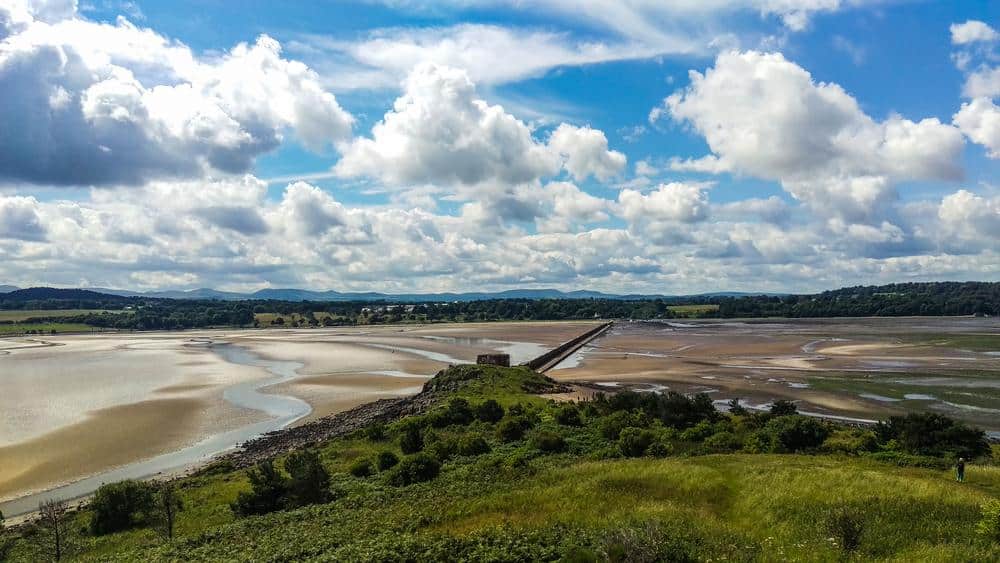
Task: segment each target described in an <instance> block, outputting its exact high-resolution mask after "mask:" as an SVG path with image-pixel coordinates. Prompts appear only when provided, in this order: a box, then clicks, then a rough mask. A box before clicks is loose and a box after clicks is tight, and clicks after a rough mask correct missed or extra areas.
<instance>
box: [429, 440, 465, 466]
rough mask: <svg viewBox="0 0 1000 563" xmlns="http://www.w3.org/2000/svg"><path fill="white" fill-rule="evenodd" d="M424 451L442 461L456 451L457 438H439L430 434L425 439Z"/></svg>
mask: <svg viewBox="0 0 1000 563" xmlns="http://www.w3.org/2000/svg"><path fill="white" fill-rule="evenodd" d="M424 451H425V452H427V453H428V454H430V455H432V456H434V457H435V458H437V460H438V461H440V462H441V463H444V462H446V461H448V460H449V459H451V458H452V457H454V456H455V454H456V453H458V440H456V439H455V438H449V437H446V438H441V437H439V436H437V435H436V434H431V435H430V436H428V438H427V440H426V445H425V446H424Z"/></svg>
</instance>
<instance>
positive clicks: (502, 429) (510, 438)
mask: <svg viewBox="0 0 1000 563" xmlns="http://www.w3.org/2000/svg"><path fill="white" fill-rule="evenodd" d="M528 428H531V422H530V421H528V419H527V418H526V417H523V416H509V415H508V416H507V417H505V418H504V419H503V420H502V421H500V425H499V426H497V436H498V437H499V438H500V440H501V441H503V442H516V441H518V440H520V439H521V438H524V433H525V432H526V431H527V430H528Z"/></svg>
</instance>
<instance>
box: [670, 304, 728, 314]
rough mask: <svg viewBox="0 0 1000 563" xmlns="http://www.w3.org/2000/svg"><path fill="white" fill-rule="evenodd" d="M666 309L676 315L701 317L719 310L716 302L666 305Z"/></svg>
mask: <svg viewBox="0 0 1000 563" xmlns="http://www.w3.org/2000/svg"><path fill="white" fill-rule="evenodd" d="M667 310H668V311H670V312H672V313H674V314H675V315H677V316H678V317H701V316H705V315H706V314H708V313H714V312H716V311H718V310H719V304H718V303H702V304H698V305H668V306H667Z"/></svg>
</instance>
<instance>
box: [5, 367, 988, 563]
mask: <svg viewBox="0 0 1000 563" xmlns="http://www.w3.org/2000/svg"><path fill="white" fill-rule="evenodd" d="M428 388H430V389H435V391H434V394H433V395H432V397H433V398H434V404H433V406H432V408H431V409H430V410H429V411H427V412H425V413H424V414H420V415H413V416H409V417H406V418H404V419H402V420H397V421H395V422H392V423H389V424H384V425H379V426H378V427H377V429H376V427H375V426H374V425H373V426H370V427H368V428H365V429H363V430H360V431H358V432H356V433H354V434H352V435H349V436H346V437H343V438H337V439H333V440H329V441H327V442H323V443H320V444H317V445H316V447H315V448H314V449H311V450H303V451H295V452H291V453H289V454H286V455H283V456H279V457H278V458H277V459H275V460H273V461H266V462H262V463H260V464H258V465H257V466H256V467H253V468H250V469H246V470H237V469H235V468H233V467H232V466H231V465H227V464H225V463H220V464H216V465H215V466H210V467H208V468H206V469H205V470H203V471H202V472H201V473H199V474H198V475H195V476H193V477H188V478H184V479H180V480H178V481H177V482H176V483H174V484H173V487H174V488H173V490H174V491H176V495H177V497H178V499H179V500H180V501H182V504H183V507H184V510H183V511H180V512H177V513H175V515H174V517H175V519H176V526H175V532H174V534H173V539H172V540H171V539H169V538H168V537H167V536H166V535H164V534H162V533H159V532H158V527H157V526H155V525H151V524H150V525H147V524H146V522H147V520H145V519H144V518H143V517H142V512H143V510H141V509H139V508H135V509H131V508H130V509H129V510H127V514H129V516H130V517H129V519H128V520H127V522H126V523H125V524H124V525H123V526H118V527H117V528H118V529H120V530H122V531H118V532H114V533H104V534H103V535H97V534H94V533H92V532H91V530H92V529H93V524H92V522H93V521H94V519H95V518H97V515H98V514H99V512H100V508H99V506H97V503H96V500H95V505H93V506H91V507H89V508H87V509H85V510H83V511H81V512H80V513H78V514H75V515H72V516H70V517H69V518H71V519H72V522H73V525H72V526H71V527H69V528H66V529H70V530H75V531H80V530H83V531H84V532H85V533H83V534H82V535H79V536H78V537H75V538H74V541H73V542H72V543H71V544H67V545H68V546H69V547H68V548H67V549H68V551H66V553H67V554H68V558H71V559H75V560H81V561H102V562H104V561H135V560H143V561H178V560H183V561H247V560H254V561H290V560H329V561H425V560H434V561H455V560H464V561H479V560H492V561H536V560H543V561H560V560H562V561H659V560H670V561H693V560H709V559H711V560H727V561H785V560H807V561H841V560H844V559H845V558H847V559H850V558H856V559H860V560H891V561H987V560H996V559H997V558H1000V535H998V534H997V532H998V531H1000V524H998V522H1000V505H997V503H996V499H997V498H998V497H1000V467H998V466H997V465H995V462H996V460H995V458H993V457H991V456H992V455H993V454H992V453H991V452H990V451H989V449H988V448H987V447H986V445H985V440H984V437H983V435H982V433H981V432H978V431H974V430H972V429H969V428H967V427H965V426H963V425H961V424H959V423H955V422H953V421H950V420H948V419H944V418H943V417H936V416H929V415H911V416H909V417H906V418H901V419H890V420H888V421H886V422H885V423H884V424H883V425H881V426H879V427H878V428H876V429H874V430H871V429H860V428H850V427H844V426H838V425H835V424H831V423H827V422H823V421H819V420H817V419H813V418H808V417H804V416H801V415H799V414H796V412H795V409H794V405H791V406H788V405H782V406H779V407H778V408H777V409H775V412H774V413H771V412H766V413H750V412H745V413H742V414H739V415H727V414H722V413H719V412H717V411H716V410H715V409H714V408H712V403H711V400H709V399H708V397H707V396H705V395H696V396H694V397H686V396H684V395H679V394H676V393H668V394H665V395H657V394H653V393H634V392H623V393H620V394H616V395H612V396H598V397H597V398H596V399H595V400H592V401H586V402H582V403H576V404H569V405H567V404H558V403H554V402H551V401H547V400H546V399H544V398H543V397H541V396H538V395H535V394H532V392H536V391H546V390H551V389H552V383H551V382H549V381H547V380H546V379H545V378H544V377H542V376H540V375H538V374H534V373H532V372H530V371H528V370H524V369H519V368H498V367H492V366H460V367H456V368H451V369H449V370H446V371H445V372H442V373H441V374H439V375H438V376H437V377H436V378H435V379H434V380H432V381H431V382H430V383H429V384H428ZM491 401H492V402H491ZM487 403H489V404H488V406H487ZM482 413H486V414H487V416H480V414H482ZM411 442H412V443H411ZM404 443H411V444H410V446H408V447H407V449H408V450H410V453H407V452H406V451H403V444H404ZM417 444H418V445H419V447H416V445H417ZM756 452H760V453H756ZM780 452H795V453H780ZM959 453H967V454H969V455H975V456H977V460H978V461H975V462H972V463H970V464H969V466H968V469H967V480H966V482H965V483H964V484H959V483H956V482H955V481H954V477H953V475H952V472H951V466H952V462H953V459H954V456H955V455H957V454H959ZM361 468H363V469H361ZM115 487H117V489H129V490H131V488H132V487H134V485H122V484H118V485H116V486H115ZM133 496H134V495H133ZM139 496H142V495H139ZM125 504H127V503H115V506H124V505H125ZM139 505H142V506H145V504H144V503H138V505H135V506H139ZM153 520H155V521H159V520H158V519H153ZM42 537H43V534H42V528H38V527H34V526H32V527H29V528H27V529H24V530H21V532H20V537H19V539H18V540H17V541H16V542H15V543H14V544H13V546H12V549H11V551H10V558H11V559H12V560H14V561H35V560H38V559H39V558H40V557H41V555H40V554H42V551H41V550H42V545H43V543H42V542H41V541H39V540H40V538H42ZM44 545H48V544H44Z"/></svg>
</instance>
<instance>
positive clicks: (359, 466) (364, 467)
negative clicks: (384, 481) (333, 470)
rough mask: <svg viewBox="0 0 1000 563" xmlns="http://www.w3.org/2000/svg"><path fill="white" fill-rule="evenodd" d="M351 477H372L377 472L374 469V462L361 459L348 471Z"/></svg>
mask: <svg viewBox="0 0 1000 563" xmlns="http://www.w3.org/2000/svg"><path fill="white" fill-rule="evenodd" d="M348 471H349V472H350V473H351V475H354V476H355V477H359V478H363V477H371V475H372V474H373V473H375V470H374V469H373V468H372V462H371V460H369V459H359V460H357V461H355V462H354V463H352V464H351V468H350V469H348Z"/></svg>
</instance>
